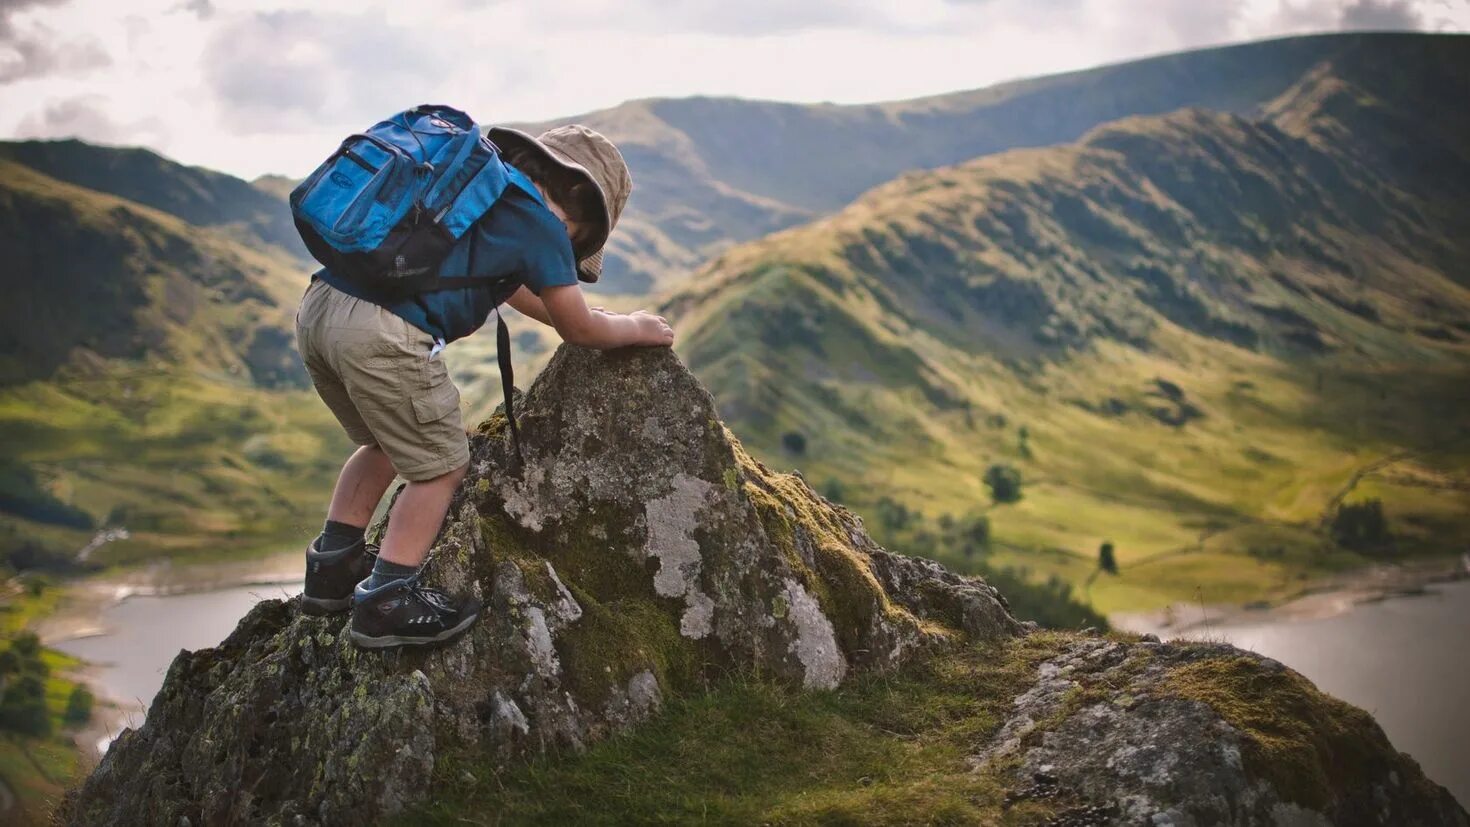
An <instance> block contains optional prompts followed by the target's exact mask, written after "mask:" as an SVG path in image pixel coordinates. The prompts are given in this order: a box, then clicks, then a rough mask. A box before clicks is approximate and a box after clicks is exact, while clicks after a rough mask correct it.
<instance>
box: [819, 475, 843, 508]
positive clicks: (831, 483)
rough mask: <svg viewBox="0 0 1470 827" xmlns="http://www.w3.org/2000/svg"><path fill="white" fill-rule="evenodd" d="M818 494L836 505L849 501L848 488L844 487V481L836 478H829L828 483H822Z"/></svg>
mask: <svg viewBox="0 0 1470 827" xmlns="http://www.w3.org/2000/svg"><path fill="white" fill-rule="evenodd" d="M818 492H819V493H820V494H821V495H822V496H823V497H826V498H827V499H829V500H831V501H832V502H834V503H840V502H842V501H843V500H846V499H847V486H845V485H843V484H842V480H839V479H837V478H836V477H828V478H827V481H826V482H824V483H822V487H821V488H819V489H818Z"/></svg>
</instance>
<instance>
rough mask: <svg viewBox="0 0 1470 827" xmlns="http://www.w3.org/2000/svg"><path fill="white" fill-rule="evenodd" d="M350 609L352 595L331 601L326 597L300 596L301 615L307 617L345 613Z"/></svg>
mask: <svg viewBox="0 0 1470 827" xmlns="http://www.w3.org/2000/svg"><path fill="white" fill-rule="evenodd" d="M350 608H352V595H348V596H347V597H343V598H339V599H336V600H333V599H331V598H328V597H307V596H306V595H304V594H303V595H301V613H302V614H307V615H317V616H320V615H329V614H335V613H337V612H345V611H347V610H348V609H350Z"/></svg>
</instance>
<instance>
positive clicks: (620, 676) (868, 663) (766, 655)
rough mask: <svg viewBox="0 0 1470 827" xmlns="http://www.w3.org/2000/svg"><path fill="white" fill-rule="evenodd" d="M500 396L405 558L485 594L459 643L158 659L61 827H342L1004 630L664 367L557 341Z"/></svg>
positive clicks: (987, 610)
mask: <svg viewBox="0 0 1470 827" xmlns="http://www.w3.org/2000/svg"><path fill="white" fill-rule="evenodd" d="M520 403H521V404H520V414H519V416H518V421H519V424H520V432H521V443H522V446H521V447H522V456H523V460H517V459H516V458H515V454H514V451H512V449H511V442H510V440H509V439H508V436H507V428H506V421H505V419H504V417H503V416H500V415H496V416H494V417H492V418H491V419H490V420H489V421H487V422H486V423H484V424H483V425H481V426H480V428H479V430H478V432H477V433H476V434H475V435H474V436H473V439H472V454H473V459H472V461H471V471H470V473H469V474H468V475H467V476H466V479H465V481H464V483H463V485H462V487H461V488H460V490H459V491H458V493H457V494H456V496H455V498H454V501H453V504H452V505H451V507H450V515H449V518H448V519H447V520H446V521H445V525H444V528H443V529H442V531H441V533H440V536H439V538H438V540H437V542H436V543H435V546H434V548H433V550H432V551H431V556H430V560H429V562H428V563H427V567H426V579H427V580H428V581H429V582H430V583H432V584H433V585H436V586H440V587H443V588H446V589H449V590H451V591H455V592H466V591H467V592H472V593H475V594H477V595H479V596H480V597H481V598H482V599H483V601H484V603H485V610H484V613H483V616H482V618H481V620H480V622H479V623H478V624H476V626H475V627H474V628H473V630H472V631H471V632H470V633H469V634H467V635H466V636H464V637H463V638H461V639H460V640H458V641H455V642H453V643H451V644H449V645H447V646H444V647H442V648H438V649H435V650H431V651H388V652H383V651H360V650H358V649H356V648H355V647H354V646H353V645H352V644H351V643H350V642H349V640H348V638H347V635H346V634H345V632H346V622H347V621H346V616H345V615H341V616H337V617H332V618H325V619H321V618H313V617H309V616H305V615H303V614H301V612H300V611H299V610H298V607H297V601H296V600H290V601H279V600H267V601H264V602H262V603H261V604H260V605H258V606H257V607H256V608H255V609H254V610H252V611H251V612H250V614H249V615H247V616H246V617H245V618H244V619H243V620H242V621H241V622H240V625H239V627H238V628H237V629H236V630H235V632H234V633H233V634H232V635H231V636H230V637H229V638H228V639H227V640H225V641H224V642H223V643H222V644H221V645H220V646H218V647H216V648H214V649H205V650H201V651H197V652H181V653H180V654H179V656H178V657H177V658H176V659H175V661H174V663H173V664H172V666H171V667H170V669H169V672H168V675H167V678H166V679H165V681H164V685H163V688H162V689H161V690H160V692H159V694H158V696H157V697H156V698H155V699H154V701H153V704H152V706H151V707H150V709H149V712H148V716H147V719H146V721H145V722H144V724H143V726H142V727H141V728H139V729H137V730H129V731H125V732H124V733H123V734H122V735H121V736H120V737H119V738H118V739H117V740H116V741H114V742H113V744H112V747H111V748H110V749H109V751H108V753H107V755H106V756H105V758H104V759H103V761H102V762H101V764H100V765H99V766H98V767H97V769H96V770H95V771H94V772H93V773H92V775H91V776H90V777H89V778H88V779H87V780H86V781H85V782H84V783H83V784H82V786H81V787H80V789H79V790H78V791H77V792H76V793H75V794H74V795H73V796H72V797H71V799H70V801H69V802H68V803H67V806H66V807H65V817H66V818H67V820H70V821H73V822H76V823H86V824H127V823H137V822H138V821H139V820H141V821H143V822H145V823H150V824H177V823H182V822H181V819H188V821H189V823H190V824H195V825H198V824H224V823H257V822H284V823H307V824H361V823H364V822H370V821H372V820H374V819H376V818H379V817H382V816H385V815H390V814H393V813H396V812H399V811H400V810H402V809H403V808H404V807H405V806H406V805H407V804H409V803H410V802H412V801H414V800H416V799H418V798H420V797H422V796H423V795H424V794H425V793H426V792H427V791H428V789H429V786H430V782H431V773H432V770H433V768H434V763H435V760H436V758H437V757H438V756H440V755H442V754H444V753H445V751H446V750H459V749H466V748H473V749H478V750H483V751H485V752H487V753H489V754H493V755H496V756H498V757H499V758H500V759H502V760H511V759H514V758H517V757H520V756H524V755H526V754H531V753H540V752H544V751H547V750H551V749H556V748H570V749H580V748H582V747H584V746H586V745H587V744H590V743H592V742H594V741H596V740H598V739H600V738H604V737H606V736H607V735H609V734H611V733H614V732H617V731H619V730H622V729H624V728H626V727H629V726H633V725H635V724H637V723H638V722H640V721H642V720H644V719H646V718H648V717H649V716H650V715H653V714H655V713H656V712H657V711H658V710H659V708H660V706H661V704H662V703H663V699H664V698H665V697H667V696H669V695H670V694H671V693H681V692H689V691H693V690H697V689H698V688H700V687H702V686H704V685H707V684H709V683H710V682H713V681H717V680H721V679H723V678H725V677H726V676H730V675H761V676H768V677H773V678H776V679H778V680H783V681H788V682H790V683H791V684H793V685H800V686H802V687H806V688H811V689H831V688H834V687H837V686H839V685H840V684H842V683H843V681H845V680H848V679H850V678H851V677H852V676H854V675H856V674H860V673H864V672H882V671H886V670H893V669H897V668H899V667H901V666H902V665H903V664H904V663H905V662H906V661H908V660H909V659H910V658H913V657H915V656H918V655H920V654H921V653H924V652H927V651H934V650H937V649H941V648H944V647H948V646H953V645H958V644H960V643H961V642H963V641H967V640H982V639H998V638H1002V637H1005V636H1010V635H1015V634H1018V633H1019V632H1021V631H1022V626H1021V625H1020V624H1019V623H1017V621H1016V620H1015V619H1013V618H1012V617H1011V615H1010V613H1009V612H1008V611H1007V609H1006V604H1005V601H1004V599H1003V598H1001V597H1000V595H999V594H997V593H996V592H995V590H994V589H992V588H990V587H989V586H987V585H986V584H985V583H984V582H983V581H981V580H979V579H977V578H966V577H959V576H957V575H954V574H952V573H950V572H948V571H946V570H944V569H943V568H942V567H940V566H938V565H937V564H934V563H931V562H928V561H923V560H916V559H912V558H906V557H902V556H899V555H895V554H890V553H888V552H886V551H884V550H883V549H881V548H879V547H878V546H877V545H876V544H875V543H874V542H873V541H872V539H870V538H869V537H868V535H867V534H866V532H865V531H864V530H863V526H862V521H861V520H860V519H859V518H858V517H857V516H855V515H854V514H852V513H851V512H849V511H847V510H846V509H843V508H841V507H840V506H836V505H833V504H831V503H829V502H827V501H825V500H824V499H823V498H822V497H820V496H818V495H817V494H816V493H815V492H813V491H812V489H811V488H810V487H809V486H808V485H807V484H806V483H805V482H804V481H803V480H802V479H801V477H800V476H799V475H795V474H779V473H775V472H773V471H771V470H770V469H768V468H766V467H765V466H764V465H762V464H761V463H759V462H756V461H754V460H752V459H751V457H750V456H748V455H747V454H746V453H745V451H744V450H743V449H742V448H741V446H740V444H739V442H738V441H737V440H736V439H735V438H734V437H733V436H732V435H731V434H730V432H729V431H727V430H726V429H725V427H724V426H723V425H722V424H721V422H720V420H719V418H718V416H717V414H716V411H715V408H714V403H713V401H712V400H711V398H710V396H709V394H708V393H707V392H706V391H705V390H704V389H703V388H702V387H701V386H700V385H699V383H698V381H697V380H696V379H695V378H694V377H693V375H691V374H690V373H689V372H688V370H687V369H685V368H684V366H683V365H682V363H680V361H679V360H678V358H677V357H676V356H675V355H674V354H673V353H672V352H669V351H620V352H611V353H598V352H592V351H586V350H579V349H575V348H571V347H563V348H562V349H561V350H560V351H559V352H558V353H557V354H556V355H555V357H554V358H553V359H552V361H551V363H550V364H549V365H548V366H547V367H546V369H545V370H544V371H543V372H542V373H541V375H540V376H539V377H538V379H537V380H536V382H535V383H534V384H533V386H532V387H531V389H530V391H529V392H528V393H527V394H525V396H524V397H523V398H522V399H521V400H520ZM380 529H381V527H380Z"/></svg>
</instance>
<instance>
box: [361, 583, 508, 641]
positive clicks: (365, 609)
mask: <svg viewBox="0 0 1470 827" xmlns="http://www.w3.org/2000/svg"><path fill="white" fill-rule="evenodd" d="M364 585H366V584H363V585H359V586H358V587H357V590H356V591H355V592H354V593H353V596H352V642H353V643H356V644H357V645H358V646H361V647H363V648H366V649H382V648H385V647H389V646H422V645H424V644H427V643H442V642H443V641H446V640H450V639H453V638H455V637H458V636H459V635H460V634H462V633H464V631H465V630H467V629H469V628H470V626H472V625H474V623H475V621H476V620H478V619H479V617H480V601H479V600H476V599H475V598H473V597H464V598H454V597H450V596H449V595H447V594H445V593H444V592H441V591H439V590H438V589H431V588H429V587H428V586H425V585H423V583H421V582H420V581H419V575H417V574H414V575H412V576H409V577H405V578H403V579H402V580H394V581H391V582H389V583H385V584H383V585H382V586H379V587H378V588H376V589H372V590H368V589H366V588H364V587H363V586H364Z"/></svg>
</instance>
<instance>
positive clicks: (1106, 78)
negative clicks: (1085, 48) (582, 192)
mask: <svg viewBox="0 0 1470 827" xmlns="http://www.w3.org/2000/svg"><path fill="white" fill-rule="evenodd" d="M1430 39H1432V36H1426V35H1389V34H1350V35H1349V34H1344V35H1322V36H1313V37H1298V38H1289V39H1284V40H1274V41H1267V42H1260V43H1250V44H1244V45H1238V46H1228V47H1224V48H1217V49H1205V50H1199V51H1193V52H1186V53H1182V54H1176V55H1168V56H1163V57H1156V58H1150V59H1146V60H1138V61H1132V62H1129V63H1123V64H1119V65H1115V66H1106V67H1102V68H1097V69H1089V70H1085V71H1079V72H1072V73H1068V74H1062V75H1055V76H1050V77H1044V78H1034V79H1028V80H1022V81H1016V82H1012V83H1005V84H1001V85H998V86H992V87H987V88H984V89H978V90H973V91H967V92H957V93H952V94H945V95H938V96H934V97H928V98H920V99H916V100H908V101H897V102H891V103H881V104H869V105H848V106H838V105H832V104H826V105H805V104H788V103H775V102H770V101H750V100H740V99H734V98H709V97H693V98H679V99H649V100H640V101H632V102H629V103H625V104H623V105H621V106H617V107H614V108H612V109H606V110H601V111H597V112H590V113H584V114H581V115H576V116H573V117H567V118H560V119H557V120H555V121H549V122H546V123H539V124H530V125H527V126H526V128H528V129H531V130H533V131H534V130H540V129H543V128H546V127H548V126H552V125H555V124H559V123H568V122H574V121H575V122H582V123H586V124H588V125H590V126H592V127H594V128H596V129H598V130H600V131H602V132H604V133H606V134H607V135H608V136H609V137H611V138H612V139H613V140H614V141H616V142H617V143H618V145H619V147H621V148H622V150H623V153H624V155H625V156H626V157H627V159H628V163H629V165H630V166H631V167H632V169H633V173H634V179H635V181H636V182H637V186H636V190H635V193H634V196H633V199H632V201H631V202H630V204H629V207H628V211H627V213H625V218H624V221H623V225H622V226H621V227H620V229H619V232H618V233H615V234H614V236H613V241H612V246H611V248H610V252H611V255H610V256H609V263H608V270H607V276H606V278H605V282H606V288H607V289H608V290H610V291H617V292H622V293H634V294H643V293H648V292H651V291H652V290H653V289H656V288H659V287H667V286H669V285H671V284H674V283H676V282H677V281H679V280H680V279H681V278H682V277H683V276H684V275H685V274H687V273H688V272H689V271H690V270H691V269H693V267H694V266H696V265H698V264H699V263H702V262H703V261H704V260H706V259H707V258H708V257H709V256H711V255H713V254H715V253H717V252H719V251H720V250H722V249H724V248H725V247H728V246H729V245H730V244H731V243H732V242H739V241H746V240H750V239H754V238H757V237H759V236H762V235H765V234H767V233H769V232H772V231H775V230H779V229H783V228H786V227H791V226H794V225H796V224H800V223H803V222H805V221H807V220H810V219H812V218H814V217H817V216H820V215H823V214H826V213H828V212H831V211H833V210H836V209H838V208H839V207H841V206H843V205H844V204H846V203H847V202H849V201H851V200H852V199H853V198H855V197H856V196H857V195H858V194H860V193H862V192H863V191H865V190H867V189H869V188H871V187H873V186H875V185H877V184H880V183H882V182H884V181H887V180H889V179H891V178H893V177H894V176H896V175H898V174H900V173H902V172H904V171H907V170H911V169H917V168H931V167H938V166H943V165H947V164H954V163H958V162H960V161H964V160H968V159H970V158H974V157H977V156H980V155H986V154H991V153H995V152H1001V151H1004V150H1008V149H1012V148H1016V147H1034V146H1047V145H1052V144H1057V143H1062V142H1065V141H1072V140H1075V139H1077V138H1078V137H1080V136H1081V135H1082V134H1084V133H1085V132H1087V131H1088V130H1090V129H1092V128H1093V127H1095V126H1097V125H1099V124H1102V123H1105V122H1108V121H1112V120H1116V119H1118V118H1123V117H1127V116H1131V115H1150V114H1161V113H1165V112H1170V111H1173V110H1176V109H1180V108H1183V107H1201V108H1205V109H1211V110H1215V111H1222V112H1234V113H1239V114H1255V113H1258V112H1259V110H1260V109H1261V107H1262V106H1264V105H1265V104H1266V103H1268V102H1269V101H1271V100H1273V99H1275V98H1276V97H1277V96H1279V95H1280V94H1281V93H1282V92H1284V91H1285V90H1286V89H1288V88H1289V87H1291V86H1292V85H1293V84H1295V83H1296V82H1297V80H1298V79H1299V78H1300V77H1301V76H1302V74H1303V73H1305V72H1306V71H1308V70H1309V69H1311V68H1312V67H1313V66H1315V65H1317V64H1319V63H1320V62H1322V61H1323V60H1326V59H1329V58H1331V57H1332V56H1334V55H1337V54H1341V53H1343V52H1344V51H1347V50H1351V49H1354V48H1356V47H1357V46H1359V45H1369V46H1371V48H1372V49H1373V50H1375V51H1377V52H1379V53H1381V54H1383V55H1384V56H1385V59H1387V60H1393V59H1397V58H1398V57H1399V56H1408V55H1412V54H1414V53H1415V52H1416V51H1417V50H1418V49H1420V48H1421V45H1422V44H1423V43H1426V42H1428V41H1429V40H1430ZM961 82H962V79H961Z"/></svg>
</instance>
